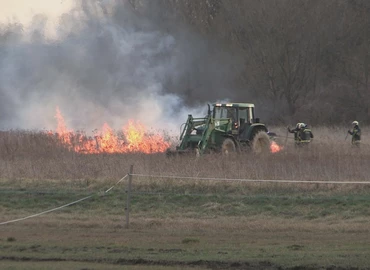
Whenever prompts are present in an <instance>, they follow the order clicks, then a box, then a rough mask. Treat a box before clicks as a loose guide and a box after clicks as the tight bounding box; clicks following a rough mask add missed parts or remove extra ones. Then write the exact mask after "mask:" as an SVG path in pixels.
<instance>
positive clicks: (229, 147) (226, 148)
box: [221, 138, 236, 155]
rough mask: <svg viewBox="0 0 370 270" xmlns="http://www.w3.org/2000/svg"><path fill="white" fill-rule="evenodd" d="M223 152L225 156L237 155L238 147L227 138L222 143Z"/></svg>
mask: <svg viewBox="0 0 370 270" xmlns="http://www.w3.org/2000/svg"><path fill="white" fill-rule="evenodd" d="M221 150H222V154H223V155H228V154H231V153H235V152H236V145H235V143H234V141H233V140H232V139H230V138H226V139H225V140H224V141H223V143H222V147H221Z"/></svg>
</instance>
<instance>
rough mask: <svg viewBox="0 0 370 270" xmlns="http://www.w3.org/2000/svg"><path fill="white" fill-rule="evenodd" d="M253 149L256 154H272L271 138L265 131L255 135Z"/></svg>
mask: <svg viewBox="0 0 370 270" xmlns="http://www.w3.org/2000/svg"><path fill="white" fill-rule="evenodd" d="M252 149H253V152H254V153H256V154H266V153H270V137H269V135H267V133H266V132H265V131H259V132H258V133H256V134H255V135H254V137H253V141H252Z"/></svg>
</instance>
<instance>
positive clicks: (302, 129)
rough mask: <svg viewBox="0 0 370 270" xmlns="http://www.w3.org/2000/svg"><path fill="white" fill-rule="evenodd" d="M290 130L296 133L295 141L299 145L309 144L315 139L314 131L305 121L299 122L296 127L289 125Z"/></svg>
mask: <svg viewBox="0 0 370 270" xmlns="http://www.w3.org/2000/svg"><path fill="white" fill-rule="evenodd" d="M288 131H289V132H290V133H294V141H295V144H296V145H297V146H298V145H305V144H308V143H310V142H311V139H313V134H312V131H311V129H309V128H308V126H307V125H306V124H305V123H297V125H296V127H295V129H290V127H288Z"/></svg>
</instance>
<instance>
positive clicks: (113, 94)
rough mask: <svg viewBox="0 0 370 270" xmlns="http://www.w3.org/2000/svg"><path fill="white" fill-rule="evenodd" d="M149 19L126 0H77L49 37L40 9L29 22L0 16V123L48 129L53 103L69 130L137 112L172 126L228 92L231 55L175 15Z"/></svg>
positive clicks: (146, 120) (147, 120) (121, 120)
mask: <svg viewBox="0 0 370 270" xmlns="http://www.w3.org/2000/svg"><path fill="white" fill-rule="evenodd" d="M157 19H158V18H154V19H153V18H149V17H148V16H144V15H143V14H142V13H140V12H137V10H135V9H134V8H133V7H132V6H131V5H130V3H129V2H128V1H78V2H77V4H76V6H75V7H73V9H72V10H70V11H69V12H68V13H65V14H63V15H62V16H61V17H60V19H59V24H58V26H57V28H56V37H54V38H49V37H48V35H47V33H46V24H47V21H48V18H47V16H45V15H43V14H39V15H36V16H34V18H33V20H32V23H31V26H30V27H29V28H28V29H27V31H26V30H25V28H24V26H22V25H21V24H20V23H12V24H10V23H8V24H3V25H1V26H0V55H1V58H0V129H9V128H22V129H23V128H24V129H55V126H56V120H55V118H54V115H55V109H56V107H57V106H58V107H59V108H60V110H61V112H62V114H63V115H64V117H65V120H66V123H67V125H68V126H69V127H71V128H73V129H84V130H86V131H90V130H93V129H95V128H99V127H101V126H102V125H103V123H104V122H107V123H108V124H109V125H110V126H112V127H113V128H120V127H122V126H123V125H124V124H125V123H126V122H127V121H128V119H135V120H139V121H141V122H142V123H143V124H145V125H147V126H149V127H151V128H156V129H171V130H173V129H175V132H177V131H178V127H179V126H180V124H181V123H182V122H184V121H185V120H186V115H187V114H188V113H194V114H197V115H198V116H202V115H204V114H205V112H206V106H205V103H206V102H207V101H210V102H212V101H215V100H216V99H224V98H232V95H229V92H228V90H227V87H228V86H227V84H228V83H229V82H230V80H231V79H232V76H230V74H231V73H232V72H231V71H229V70H231V69H232V67H234V68H235V66H233V65H231V63H232V62H233V60H230V59H229V56H228V55H227V54H225V53H223V52H222V50H221V49H217V47H216V46H214V45H211V43H210V41H207V40H204V39H203V38H201V37H200V36H198V35H195V34H194V33H191V31H190V30H188V29H186V27H183V26H182V25H181V24H180V23H179V24H178V25H173V24H172V23H169V24H168V25H166V23H163V20H160V19H158V20H157ZM157 21H161V22H162V23H161V24H158V23H156V22H157ZM195 106H201V109H196V107H195ZM199 114H200V115H199Z"/></svg>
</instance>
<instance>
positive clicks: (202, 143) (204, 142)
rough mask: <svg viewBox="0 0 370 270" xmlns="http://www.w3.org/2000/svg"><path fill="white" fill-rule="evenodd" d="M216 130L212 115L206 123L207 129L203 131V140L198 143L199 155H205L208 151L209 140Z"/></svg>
mask: <svg viewBox="0 0 370 270" xmlns="http://www.w3.org/2000/svg"><path fill="white" fill-rule="evenodd" d="M214 129H215V121H214V119H213V118H212V116H211V115H210V114H208V117H207V121H206V123H205V128H204V131H203V135H202V139H201V140H200V141H199V143H198V150H199V154H200V155H202V154H204V151H205V150H206V149H207V147H208V144H209V140H210V138H211V135H212V132H213V131H214Z"/></svg>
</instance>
